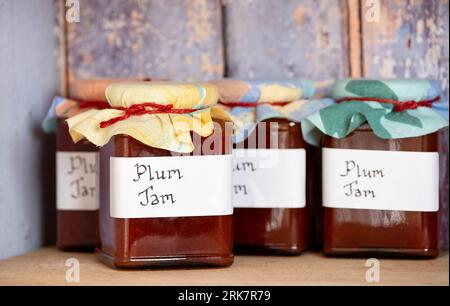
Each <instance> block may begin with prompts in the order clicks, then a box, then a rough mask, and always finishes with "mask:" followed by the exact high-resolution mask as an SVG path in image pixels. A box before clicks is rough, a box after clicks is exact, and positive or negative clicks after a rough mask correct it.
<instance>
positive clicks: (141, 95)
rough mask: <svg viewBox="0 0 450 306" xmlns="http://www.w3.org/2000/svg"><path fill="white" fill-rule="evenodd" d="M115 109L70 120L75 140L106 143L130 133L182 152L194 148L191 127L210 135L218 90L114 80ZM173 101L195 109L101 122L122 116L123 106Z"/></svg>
mask: <svg viewBox="0 0 450 306" xmlns="http://www.w3.org/2000/svg"><path fill="white" fill-rule="evenodd" d="M105 94H106V99H107V101H108V103H109V105H110V106H111V107H112V108H111V109H103V110H97V109H91V110H88V111H86V112H83V113H81V114H78V115H76V116H74V117H71V118H69V119H68V120H67V122H68V124H69V132H70V135H71V136H72V139H73V140H74V141H75V142H78V141H79V140H81V139H83V138H87V139H88V140H89V141H90V142H92V143H93V144H95V145H97V146H103V145H105V144H107V143H108V142H109V140H110V139H111V137H113V136H114V135H120V134H124V135H129V136H131V137H133V138H135V139H137V140H139V141H140V142H142V143H144V144H146V145H148V146H151V147H155V148H160V149H165V150H170V151H174V152H179V153H189V152H192V151H193V150H194V144H193V142H192V138H191V131H193V132H195V133H197V134H199V135H201V136H203V137H207V136H209V135H211V134H212V132H213V122H212V119H211V107H212V106H214V105H216V104H217V100H218V91H217V89H216V87H215V86H214V85H212V84H208V83H176V82H133V83H130V82H127V83H114V84H111V85H110V86H108V88H107V89H106V92H105ZM147 102H151V103H156V104H160V105H168V104H172V105H173V107H174V109H195V110H197V111H195V112H192V113H189V114H144V115H139V116H131V117H129V118H128V119H125V120H122V121H118V122H116V123H114V124H112V125H110V126H108V127H106V128H101V127H100V123H101V122H104V121H108V120H110V119H113V118H116V117H119V116H122V115H123V114H124V113H125V112H124V111H123V110H118V109H114V107H116V108H117V107H119V108H120V107H125V108H128V107H130V106H132V105H135V104H142V103H147Z"/></svg>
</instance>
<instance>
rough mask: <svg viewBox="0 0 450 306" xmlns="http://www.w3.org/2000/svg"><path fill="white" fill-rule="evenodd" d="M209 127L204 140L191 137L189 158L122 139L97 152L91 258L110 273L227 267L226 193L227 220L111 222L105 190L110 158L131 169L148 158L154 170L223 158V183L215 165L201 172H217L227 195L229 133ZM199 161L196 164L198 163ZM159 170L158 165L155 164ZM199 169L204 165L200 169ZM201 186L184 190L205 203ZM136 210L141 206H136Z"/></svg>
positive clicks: (229, 239)
mask: <svg viewBox="0 0 450 306" xmlns="http://www.w3.org/2000/svg"><path fill="white" fill-rule="evenodd" d="M214 126H215V129H214V130H215V131H214V133H213V134H212V135H211V136H209V137H200V136H198V135H197V134H194V133H191V134H192V137H193V143H194V146H195V149H194V151H193V152H192V153H190V154H184V155H182V156H179V154H178V153H173V152H170V151H168V150H163V149H158V148H153V147H150V146H147V145H144V144H143V143H141V142H139V141H137V140H136V139H134V138H132V137H130V136H126V135H119V136H115V137H113V138H112V139H111V140H110V142H109V143H108V144H107V145H105V146H104V147H102V148H101V150H100V164H101V166H100V169H101V180H100V191H101V194H100V246H99V248H98V249H97V254H98V255H99V258H100V259H101V260H102V261H103V262H104V263H106V264H108V265H110V266H112V267H116V268H145V267H174V266H228V265H231V264H232V263H233V258H234V256H233V216H232V205H231V192H229V193H230V195H229V207H230V208H231V211H230V213H229V214H222V215H209V214H207V213H206V214H205V215H196V212H193V214H192V215H191V216H176V217H169V216H165V215H162V216H158V217H142V218H135V217H132V218H117V217H113V216H112V215H113V213H112V203H113V200H114V199H112V197H113V196H114V195H113V194H112V190H110V184H111V180H113V179H114V174H112V170H113V169H112V168H111V164H112V162H111V160H112V159H114V158H127V159H129V160H131V164H133V163H134V161H133V158H151V159H148V160H146V161H147V162H148V163H149V164H150V163H152V166H154V165H158V161H160V160H162V159H163V158H169V159H173V160H174V163H175V161H176V160H183V159H187V158H192V157H195V156H202V158H205V157H207V156H215V157H219V156H225V155H229V157H230V158H229V160H228V161H229V162H228V164H226V165H225V168H224V169H225V172H228V173H229V176H227V175H225V177H224V176H223V175H222V173H221V172H220V171H219V169H220V165H219V163H217V168H214V167H210V166H209V167H208V166H206V167H208V168H209V170H210V171H212V172H208V173H214V171H217V175H218V176H222V177H223V179H224V180H226V179H227V177H228V179H229V183H228V184H226V185H225V186H222V187H220V188H226V189H225V190H227V192H228V188H229V187H230V184H231V156H230V154H231V149H232V145H231V136H232V128H231V127H228V124H225V123H224V122H215V123H214ZM226 128H228V129H229V131H228V132H226V130H225V129H226ZM172 155H176V156H172ZM130 158H131V159H130ZM202 158H199V159H198V161H200V160H201V159H202ZM110 163H111V164H110ZM174 163H172V165H173V164H174ZM136 165H137V164H136ZM159 165H161V164H160V163H159ZM203 166H205V165H204V164H203ZM180 169H181V168H180ZM197 169H199V171H201V172H204V171H205V169H204V168H202V166H200V167H198V168H197ZM202 169H203V170H202ZM200 174H201V173H200ZM225 174H226V173H225ZM204 179H205V180H207V181H208V182H214V181H217V183H216V184H221V178H220V177H211V176H210V175H208V176H207V177H204ZM214 184H215V183H214ZM204 185H205V184H203V183H202V182H199V183H198V184H197V186H196V187H195V188H196V189H192V190H190V193H191V194H193V195H195V196H196V197H197V199H199V200H200V199H202V198H203V200H204V201H209V200H210V198H208V197H207V195H202V193H204V192H205V187H202V186H204ZM189 186H191V185H189ZM214 186H216V185H214ZM177 188H181V187H177ZM188 188H190V187H188ZM152 190H153V188H152ZM156 190H157V188H155V190H153V191H155V192H156ZM176 196H177V195H176V191H175V197H176ZM200 197H202V198H200ZM218 197H220V198H227V195H226V194H219V195H218ZM147 199H148V198H147ZM205 199H206V200H205ZM172 200H173V198H172ZM144 201H145V200H144ZM173 202H174V201H172V203H173ZM178 204H181V205H182V204H187V205H188V204H189V203H187V202H186V201H185V199H181V198H180V199H177V203H175V205H178ZM132 205H134V203H133V202H132V200H131V198H130V200H129V206H132ZM141 205H143V204H142V202H141ZM152 205H153V204H152ZM152 205H148V206H146V207H145V209H146V210H147V209H153V208H155V207H157V206H158V205H161V204H158V205H155V206H154V207H152ZM166 205H168V204H166ZM169 205H170V204H169ZM227 205H228V204H227ZM147 211H148V210H147Z"/></svg>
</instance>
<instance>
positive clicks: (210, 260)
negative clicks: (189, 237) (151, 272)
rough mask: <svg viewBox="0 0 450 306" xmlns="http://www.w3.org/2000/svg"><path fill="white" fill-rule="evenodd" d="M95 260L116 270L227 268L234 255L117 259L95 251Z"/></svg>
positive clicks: (231, 262)
mask: <svg viewBox="0 0 450 306" xmlns="http://www.w3.org/2000/svg"><path fill="white" fill-rule="evenodd" d="M95 255H96V256H97V258H98V259H99V260H100V261H101V262H102V263H104V264H106V265H107V266H110V267H112V268H116V269H127V270H133V269H152V268H153V269H165V268H199V267H228V266H230V265H231V264H233V262H234V255H230V256H165V257H161V256H159V257H156V256H155V257H139V258H128V259H118V258H114V257H113V256H111V255H109V254H107V253H105V252H103V251H101V250H98V249H97V250H96V252H95Z"/></svg>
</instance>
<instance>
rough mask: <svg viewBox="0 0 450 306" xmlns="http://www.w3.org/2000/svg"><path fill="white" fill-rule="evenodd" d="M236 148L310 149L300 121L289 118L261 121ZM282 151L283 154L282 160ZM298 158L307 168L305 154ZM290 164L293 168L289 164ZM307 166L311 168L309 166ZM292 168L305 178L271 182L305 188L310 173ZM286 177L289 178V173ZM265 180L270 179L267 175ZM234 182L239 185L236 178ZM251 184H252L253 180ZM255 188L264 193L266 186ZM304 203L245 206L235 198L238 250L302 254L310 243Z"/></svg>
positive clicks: (236, 248) (235, 242)
mask: <svg viewBox="0 0 450 306" xmlns="http://www.w3.org/2000/svg"><path fill="white" fill-rule="evenodd" d="M260 135H262V136H264V137H265V141H264V140H263V141H261V139H260ZM235 148H236V149H242V150H244V151H245V150H248V149H258V150H261V149H269V150H278V152H281V150H283V151H285V152H286V150H290V151H291V152H294V150H295V149H296V150H295V152H299V151H298V150H299V149H300V151H304V150H305V149H306V148H307V144H306V143H305V141H304V140H303V138H302V133H301V126H300V124H299V123H296V122H291V121H289V120H287V119H268V120H264V121H262V122H260V123H259V124H258V125H257V127H256V129H255V130H254V131H253V132H252V133H251V134H250V135H249V137H248V138H247V139H246V140H245V141H243V142H241V143H238V144H236V145H235ZM275 154H276V153H275ZM281 154H282V153H280V155H279V156H280V157H281V159H282V158H283V157H282V155H281ZM294 159H296V160H295V163H300V164H301V163H303V168H304V167H305V166H304V163H305V161H304V159H302V157H301V156H296V157H294ZM285 162H286V161H285ZM278 165H279V164H278ZM286 166H288V167H289V165H286ZM235 167H236V166H235ZM307 168H308V170H309V166H307ZM308 170H307V171H308ZM275 171H277V172H278V171H279V170H276V169H275ZM290 171H293V172H295V174H296V175H299V176H300V177H303V179H299V180H298V181H286V180H285V179H281V180H278V179H277V178H275V177H272V178H269V180H268V181H267V182H268V183H269V185H271V184H288V185H286V186H293V188H294V189H299V190H303V191H304V190H305V186H304V177H305V176H306V174H305V172H304V169H303V170H302V169H300V168H299V169H295V167H294V168H291V169H290ZM302 171H303V172H302ZM266 173H269V172H266ZM244 175H245V174H244ZM282 175H283V174H282ZM283 176H284V177H285V178H288V177H289V174H285V175H283ZM263 179H264V180H267V178H263ZM302 181H303V186H302ZM234 184H235V188H236V184H237V182H236V179H235V182H234ZM249 184H252V183H251V182H250V183H249ZM272 186H273V185H272ZM308 186H309V182H308ZM255 187H256V189H258V190H256V191H255V193H258V192H262V190H261V189H263V188H265V187H262V186H255ZM282 189H285V188H284V187H283V188H281V189H279V188H276V189H272V190H270V191H269V192H271V193H272V196H273V195H274V194H273V193H278V192H279V191H280V190H282ZM308 189H309V188H308ZM275 190H276V191H275ZM235 192H236V190H235ZM266 195H267V194H266ZM260 198H261V199H263V198H265V196H264V195H262V196H261V197H260ZM292 200H293V199H292ZM304 201H305V200H304V199H303V200H300V202H304ZM294 202H295V200H294ZM300 202H298V203H294V204H300V205H294V206H291V205H287V206H285V205H283V204H280V203H275V205H273V206H272V207H267V205H266V204H264V205H261V204H262V203H250V205H248V206H247V207H242V206H241V205H236V198H235V209H234V232H235V235H234V244H235V250H236V252H243V253H267V254H280V255H298V254H300V253H301V252H302V251H304V250H305V249H306V248H307V247H308V243H309V224H308V221H309V217H308V215H309V212H308V209H307V206H305V205H303V204H305V203H300ZM292 203H293V202H291V203H289V204H292ZM284 204H285V203H284ZM243 206H246V205H243ZM261 206H264V207H261ZM269 206H270V205H269Z"/></svg>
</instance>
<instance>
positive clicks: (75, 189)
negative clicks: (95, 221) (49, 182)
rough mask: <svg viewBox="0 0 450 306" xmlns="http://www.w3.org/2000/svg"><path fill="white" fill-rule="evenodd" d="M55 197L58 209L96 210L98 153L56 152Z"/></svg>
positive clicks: (97, 205) (97, 202)
mask: <svg viewBox="0 0 450 306" xmlns="http://www.w3.org/2000/svg"><path fill="white" fill-rule="evenodd" d="M56 178H57V182H56V197H57V208H58V209H59V210H97V209H98V207H99V200H98V188H97V186H98V185H97V184H98V153H97V152H57V153H56Z"/></svg>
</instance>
